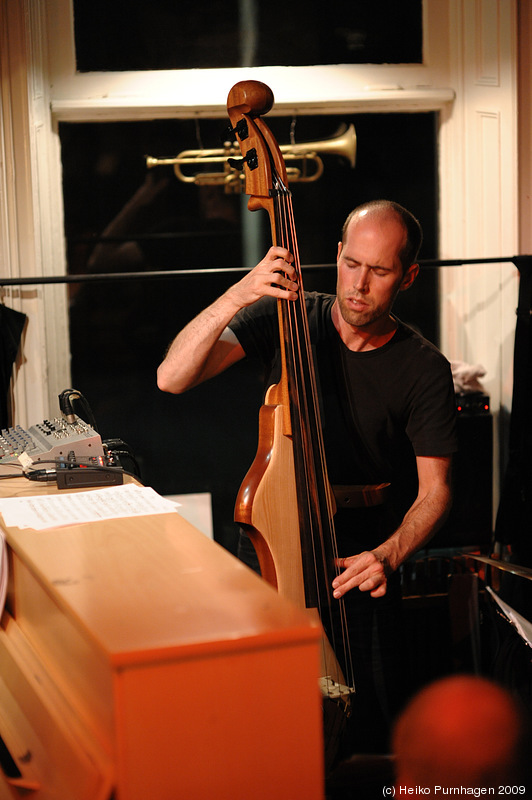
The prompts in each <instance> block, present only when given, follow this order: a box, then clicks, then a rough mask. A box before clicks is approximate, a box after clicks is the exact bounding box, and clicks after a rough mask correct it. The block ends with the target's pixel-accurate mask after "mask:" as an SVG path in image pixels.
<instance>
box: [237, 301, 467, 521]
mask: <svg viewBox="0 0 532 800" xmlns="http://www.w3.org/2000/svg"><path fill="white" fill-rule="evenodd" d="M305 300H306V307H307V314H308V320H309V329H310V337H311V343H312V347H313V351H314V358H315V363H316V367H317V370H316V372H317V381H318V393H319V396H320V404H321V412H322V426H323V435H324V442H325V451H326V457H327V469H328V475H329V480H330V482H331V483H332V484H333V485H334V484H340V485H346V484H347V485H348V484H367V483H381V482H390V484H391V488H390V496H389V502H388V512H389V513H390V514H391V517H390V526H391V527H396V526H397V525H398V524H399V522H400V520H401V519H402V517H403V516H404V513H405V512H406V510H407V509H408V508H409V506H410V505H411V504H412V502H413V500H414V499H415V496H416V493H417V472H416V463H415V457H416V456H449V455H451V454H452V453H453V452H454V451H455V450H456V433H455V401H454V389H453V382H452V375H451V369H450V365H449V362H448V361H447V359H446V358H445V357H444V356H443V355H442V354H441V353H440V351H439V350H438V349H437V348H436V347H435V346H434V345H432V344H431V343H430V342H428V341H427V340H425V339H424V338H423V337H422V336H420V335H419V334H418V333H417V332H415V331H414V330H413V329H411V328H409V327H408V326H407V325H404V324H403V323H402V322H400V321H399V320H397V322H398V328H397V331H396V332H395V334H394V336H393V337H392V339H391V340H390V341H389V342H388V343H387V344H385V345H384V346H383V347H379V348H377V349H375V350H368V351H364V352H353V351H351V350H349V349H348V348H347V347H346V346H345V345H344V343H343V342H342V340H341V339H340V336H339V335H338V332H337V331H336V328H335V327H334V324H333V322H332V319H331V309H332V306H333V303H334V300H335V297H334V296H333V295H325V294H320V293H316V292H313V293H308V294H306V295H305ZM230 327H231V329H232V330H233V331H234V333H235V334H236V336H237V338H238V340H239V342H240V344H241V345H242V347H243V348H244V350H245V352H246V355H248V356H254V357H257V358H259V359H260V361H261V362H262V363H263V364H264V366H265V368H266V372H267V374H266V385H267V386H269V385H271V384H272V383H275V382H276V381H277V380H278V379H279V376H280V350H279V330H278V320H277V303H276V301H275V300H273V299H272V298H263V299H261V300H259V301H258V302H257V303H254V304H253V305H252V306H249V307H247V308H244V309H242V310H241V311H240V312H239V313H238V314H237V315H236V316H235V317H234V319H233V320H232V321H231V323H230Z"/></svg>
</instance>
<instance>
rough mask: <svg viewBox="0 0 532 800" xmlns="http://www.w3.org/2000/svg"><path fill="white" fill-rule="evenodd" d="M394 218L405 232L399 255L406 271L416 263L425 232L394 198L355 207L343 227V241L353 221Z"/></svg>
mask: <svg viewBox="0 0 532 800" xmlns="http://www.w3.org/2000/svg"><path fill="white" fill-rule="evenodd" d="M367 217H372V218H378V219H380V220H381V221H382V220H388V219H392V220H395V221H397V222H399V223H400V224H401V226H402V228H403V230H404V232H405V240H404V244H403V247H402V249H401V252H400V254H399V257H400V259H401V264H402V267H403V273H405V272H406V271H407V270H408V268H409V267H411V266H412V264H415V263H416V261H417V257H418V254H419V249H420V247H421V242H422V240H423V232H422V230H421V225H420V224H419V222H418V220H417V219H416V218H415V217H414V215H413V214H411V213H410V211H408V210H407V209H406V208H404V207H403V206H401V205H399V203H395V202H394V201H393V200H370V201H369V202H368V203H363V204H362V205H360V206H357V208H355V209H353V211H351V213H350V214H349V216H348V217H347V219H346V221H345V222H344V225H343V228H342V243H344V242H345V240H346V236H347V230H348V228H349V226H350V225H351V223H352V222H355V221H356V220H358V219H362V218H367Z"/></svg>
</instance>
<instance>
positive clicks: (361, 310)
mask: <svg viewBox="0 0 532 800" xmlns="http://www.w3.org/2000/svg"><path fill="white" fill-rule="evenodd" d="M405 238H406V232H405V230H404V228H403V226H402V225H401V223H400V221H399V220H398V219H396V217H395V216H393V215H390V214H385V213H383V212H382V211H381V212H378V213H376V212H370V213H368V212H365V213H362V214H361V215H359V216H356V217H354V218H353V219H352V220H351V222H350V224H349V227H348V229H347V234H346V237H345V242H344V243H343V245H342V242H340V243H339V244H338V256H337V265H338V276H337V287H336V292H337V298H338V306H339V309H340V313H341V315H342V317H343V319H344V321H345V322H346V323H347V324H348V325H350V326H353V327H355V328H364V329H366V330H368V332H375V333H379V332H380V330H381V328H382V327H383V326H384V325H387V324H388V322H389V318H390V311H391V308H392V306H393V303H394V300H395V298H396V296H397V293H398V292H400V291H403V290H404V289H407V288H408V287H409V286H410V284H411V283H412V282H413V280H414V278H415V277H416V275H417V272H418V267H417V265H413V266H412V267H410V268H409V269H408V270H407V272H406V273H405V274H403V267H402V264H401V260H400V258H399V254H400V252H401V250H402V248H403V245H404V243H405Z"/></svg>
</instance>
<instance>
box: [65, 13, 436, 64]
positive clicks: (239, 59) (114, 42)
mask: <svg viewBox="0 0 532 800" xmlns="http://www.w3.org/2000/svg"><path fill="white" fill-rule="evenodd" d="M243 7H246V8H248V9H250V13H249V14H248V15H246V16H245V15H244V14H239V9H240V8H243ZM250 20H251V21H250ZM74 32H75V46H76V62H77V68H78V70H79V71H80V72H90V71H120V70H133V71H134V70H158V69H202V68H203V69H205V68H222V67H240V66H244V67H253V66H271V65H277V66H305V65H311V64H366V63H372V64H400V63H407V64H419V63H421V62H422V53H423V49H422V0H401V2H397V0H356V1H354V0H350V1H349V0H330V2H328V3H326V4H324V3H323V2H322V1H321V0H304V2H303V0H294V2H290V3H287V2H286V0H268V2H267V3H266V2H258V0H257V1H256V2H249V3H237V2H229V3H228V2H221V0H209V1H208V2H205V0H203V1H202V0H181V2H178V3H177V2H175V0H151V2H150V3H147V2H146V0H113V2H111V3H110V2H108V0H74Z"/></svg>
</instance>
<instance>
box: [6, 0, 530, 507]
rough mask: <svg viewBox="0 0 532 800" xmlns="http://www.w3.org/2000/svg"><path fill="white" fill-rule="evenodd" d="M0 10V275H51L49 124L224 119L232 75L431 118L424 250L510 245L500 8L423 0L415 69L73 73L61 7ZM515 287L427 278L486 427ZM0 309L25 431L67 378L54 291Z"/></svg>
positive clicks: (453, 253)
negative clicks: (434, 175)
mask: <svg viewBox="0 0 532 800" xmlns="http://www.w3.org/2000/svg"><path fill="white" fill-rule="evenodd" d="M0 11H1V12H2V14H3V16H4V18H5V23H6V24H5V25H4V26H2V28H3V30H4V33H3V34H2V37H3V38H2V41H1V42H0V45H1V48H0V68H1V70H2V72H1V76H2V104H1V107H0V112H1V114H2V117H1V119H0V123H1V136H2V139H1V140H0V146H1V148H2V151H1V155H2V161H1V162H0V170H1V173H0V177H1V182H0V192H1V194H0V206H1V207H0V212H1V213H0V234H1V244H0V247H1V251H0V252H1V254H2V262H3V264H5V267H4V268H3V274H7V275H12V276H17V275H20V276H22V275H32V274H33V275H43V276H46V275H57V274H62V273H64V272H65V270H66V262H65V247H64V235H63V224H62V223H63V218H62V187H61V160H60V149H59V140H58V136H57V126H58V123H59V122H62V121H68V122H76V121H78V122H86V121H123V120H142V119H157V118H159V119H163V118H166V119H170V118H187V117H188V118H190V117H192V118H197V117H225V116H226V109H225V100H226V97H227V93H228V91H229V89H230V88H231V86H232V85H233V84H234V83H235V82H236V81H238V80H242V79H247V78H254V79H257V80H262V81H264V82H265V83H267V84H268V85H269V86H271V87H272V89H273V91H274V94H275V98H276V102H275V106H274V109H273V111H272V114H283V115H286V114H308V113H312V114H319V113H323V114H329V113H341V112H346V113H356V112H357V111H358V112H361V113H362V112H364V113H367V112H375V113H379V112H390V111H403V112H406V113H408V112H417V111H438V112H439V119H440V132H439V155H438V158H439V176H440V196H439V207H440V256H441V257H442V258H461V257H465V258H468V257H469V258H478V257H494V256H496V257H497V256H499V257H502V256H511V255H513V254H515V253H517V252H518V223H517V220H518V213H517V212H518V207H517V198H518V182H517V30H516V17H517V8H516V0H424V4H423V12H424V14H423V31H424V47H423V64H420V65H338V66H326V67H322V66H310V67H258V68H246V69H244V68H243V69H221V70H182V71H157V72H120V73H86V74H78V73H76V70H75V60H74V39H73V18H72V8H71V1H70V0H19V2H17V3H11V2H9V0H0ZM517 284H518V280H517V271H516V269H515V268H514V267H513V266H511V265H496V266H494V265H486V266H478V267H457V268H452V269H451V268H449V269H443V270H441V273H440V304H441V314H440V318H441V342H442V349H443V351H444V352H445V354H446V355H447V356H448V357H449V358H450V359H451V360H463V361H466V362H468V363H481V364H482V365H483V366H484V367H485V369H486V378H485V381H484V383H485V387H486V390H487V391H488V393H489V394H490V397H491V403H492V410H493V412H494V416H495V419H496V420H497V418H498V415H499V411H500V410H501V409H506V410H507V409H509V407H510V404H511V377H512V353H513V332H514V325H515V316H514V311H515V305H516V296H517ZM4 300H5V301H6V302H8V304H11V305H13V306H16V307H19V308H21V309H22V310H24V311H25V312H26V313H27V314H28V316H29V318H30V325H29V326H28V333H27V336H26V341H25V345H24V358H25V361H24V364H23V365H22V366H21V368H20V369H19V371H18V373H17V380H16V382H15V402H16V414H17V421H19V422H20V423H21V424H32V423H34V422H35V421H36V420H38V419H41V418H43V417H46V416H48V415H49V414H50V413H54V412H55V409H56V404H57V393H58V391H60V390H61V389H63V388H65V387H66V386H67V385H69V347H68V315H67V293H66V291H63V290H61V289H58V288H57V287H53V289H50V288H49V287H35V288H32V289H12V290H6V291H5V292H4ZM495 442H496V446H495V459H494V464H495V474H494V480H495V484H496V485H497V484H498V474H497V467H498V462H499V452H498V437H495ZM496 495H497V493H496Z"/></svg>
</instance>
